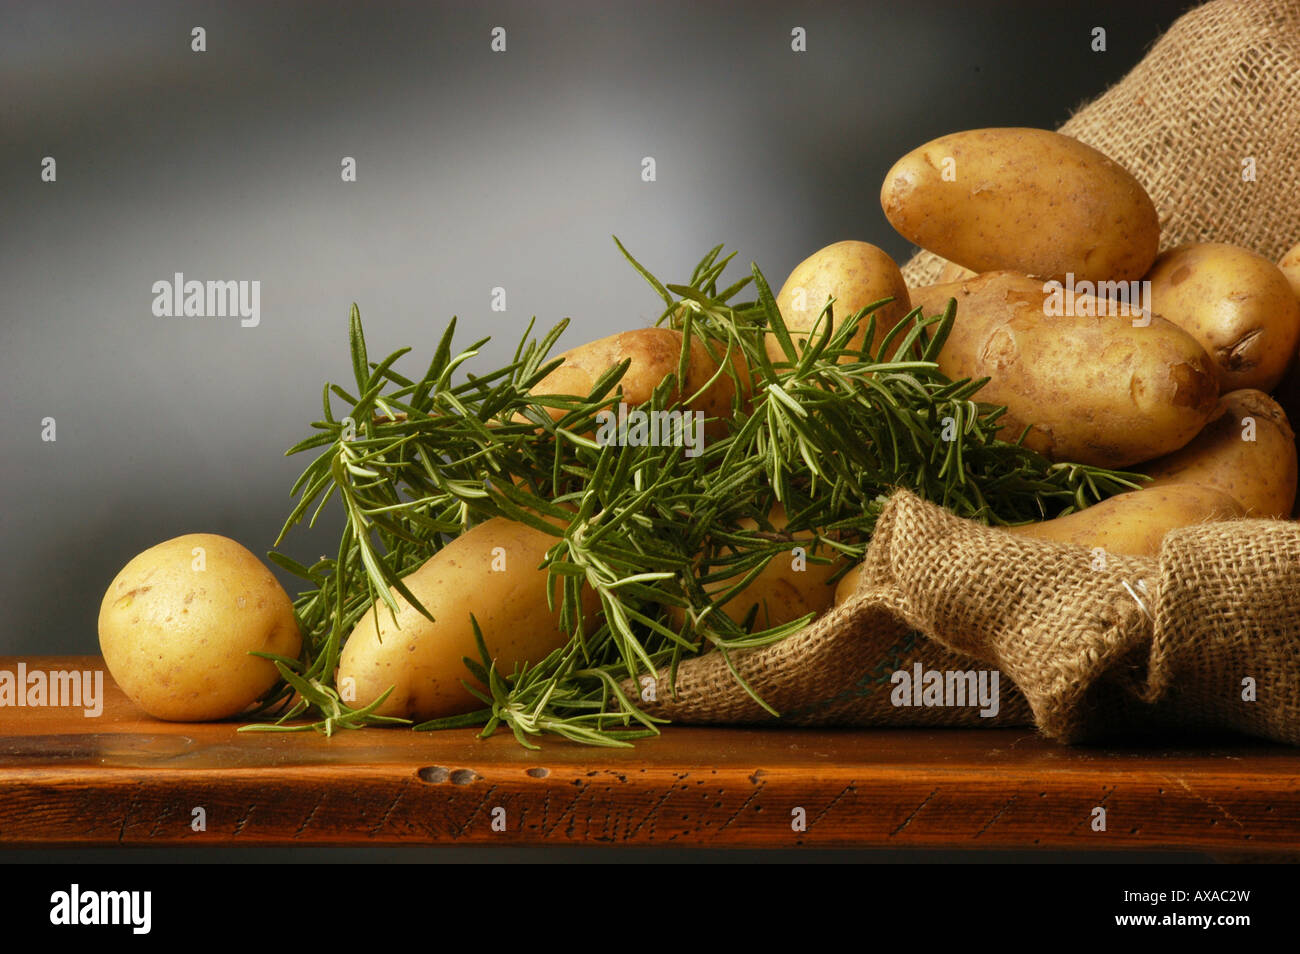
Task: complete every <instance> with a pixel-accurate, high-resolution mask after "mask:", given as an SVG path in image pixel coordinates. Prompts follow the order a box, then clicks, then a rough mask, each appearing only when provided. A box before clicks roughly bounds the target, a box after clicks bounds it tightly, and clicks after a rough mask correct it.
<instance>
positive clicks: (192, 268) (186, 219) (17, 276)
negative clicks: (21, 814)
mask: <svg viewBox="0 0 1300 954" xmlns="http://www.w3.org/2000/svg"><path fill="white" fill-rule="evenodd" d="M1187 5H1188V4H1187V3H1185V2H1181V0H1180V2H1155V0H1144V2H1142V3H1134V2H1132V0H1123V2H1112V0H1106V2H1097V3H1088V4H1082V3H1080V4H1072V5H1067V4H1055V3H1036V2H1014V3H1013V2H990V3H982V4H981V3H962V2H957V0H952V2H935V0H911V2H907V3H816V4H803V3H792V2H784V3H750V4H723V3H705V4H701V3H683V2H677V3H670V2H656V3H627V4H608V3H589V4H588V3H582V4H580V3H558V4H546V5H543V4H537V3H518V4H512V3H486V4H475V5H473V6H471V5H468V4H440V5H385V4H362V3H355V4H342V3H335V4H325V3H310V4H307V3H304V4H277V5H271V4H260V3H259V4H252V3H250V4H207V3H175V2H165V3H162V2H160V3H152V4H132V5H124V4H103V3H89V2H87V3H52V2H46V3H40V4H35V3H33V4H30V5H10V4H6V5H4V6H3V7H0V176H2V181H3V189H0V223H2V227H0V318H2V320H0V388H3V397H4V400H3V409H4V413H3V415H0V428H2V430H0V447H3V459H2V463H0V467H2V468H3V470H2V472H0V528H2V530H0V560H2V561H3V567H4V571H5V572H4V573H3V579H0V602H2V605H4V607H5V608H6V611H7V612H6V621H5V625H4V627H3V628H0V653H4V654H11V653H72V652H93V651H95V650H96V648H97V641H96V633H95V620H96V615H97V613H98V608H99V602H100V599H101V596H102V594H103V592H104V590H105V588H106V587H107V585H108V583H109V581H110V580H111V579H112V577H113V576H114V575H115V574H116V572H117V571H118V569H120V568H121V566H122V565H123V564H124V563H125V562H126V561H127V560H128V559H129V558H130V557H131V556H133V555H134V554H135V553H137V552H138V551H139V550H141V549H144V548H145V547H147V546H150V545H152V544H154V543H157V542H159V541H161V540H163V539H166V538H169V537H172V536H176V535H178V534H181V533H187V532H194V531H209V532H216V533H223V534H227V535H229V536H232V537H234V538H236V539H238V540H240V541H242V542H243V543H244V544H246V545H247V546H249V547H250V548H252V549H253V550H254V551H256V552H259V553H262V552H264V551H265V550H266V549H267V548H268V547H269V546H270V545H271V543H272V541H273V539H274V537H275V535H276V533H277V532H278V529H279V527H280V524H281V522H282V520H283V518H284V517H285V515H286V514H287V512H288V510H289V507H290V500H289V498H288V497H287V496H286V494H287V491H288V488H289V486H290V484H291V482H292V480H293V478H294V476H296V474H297V472H298V470H299V469H300V468H301V466H303V464H305V460H296V459H286V458H284V457H283V456H282V451H283V450H284V449H285V448H286V447H288V446H289V445H290V444H292V443H293V442H295V441H296V440H298V439H299V438H300V437H301V436H304V435H305V434H307V433H308V425H309V423H310V422H311V421H312V420H315V419H316V417H317V416H318V414H319V405H320V390H321V384H322V382H323V381H324V380H326V379H332V380H338V381H346V379H347V378H348V376H349V373H350V372H349V365H348V358H347V350H346V343H347V341H346V317H347V311H348V307H349V305H350V304H351V303H352V302H353V301H355V302H357V303H358V304H359V305H360V307H361V311H362V315H363V317H364V318H365V320H366V326H367V330H368V333H369V337H370V341H371V351H372V356H374V355H376V354H379V353H387V352H388V351H391V350H394V349H396V348H398V347H400V346H403V345H412V346H414V347H415V349H416V353H415V355H413V356H412V357H411V358H410V359H408V360H409V361H410V365H411V367H418V368H419V369H421V370H422V368H423V365H424V363H425V362H427V360H428V357H429V355H430V352H431V350H432V348H433V346H434V344H435V343H436V340H437V337H438V335H439V333H440V331H441V329H442V327H443V324H444V323H445V321H446V320H447V319H448V318H449V317H450V316H451V315H453V314H457V315H459V316H461V319H462V322H463V326H462V327H463V328H464V329H465V335H466V339H468V336H469V335H470V334H474V335H478V334H480V333H491V334H494V335H497V336H498V338H499V340H498V344H499V345H500V347H497V348H496V350H494V351H492V352H491V353H489V354H487V355H485V356H484V358H483V362H484V363H483V365H482V366H483V367H487V366H490V365H491V364H492V363H493V361H494V360H496V358H498V357H500V356H501V354H502V353H503V351H504V348H505V347H506V346H508V345H512V344H513V342H514V341H515V340H516V338H517V336H518V334H519V333H520V332H521V330H522V328H523V326H524V325H525V323H526V322H527V319H528V318H529V316H531V315H534V314H535V315H537V316H538V318H539V321H540V323H541V324H542V325H544V326H549V325H550V324H551V323H553V322H555V321H556V320H558V319H560V318H562V317H564V316H571V317H572V318H573V319H574V326H573V327H572V328H571V329H570V334H569V336H568V338H566V341H567V342H568V343H569V344H574V343H579V342H581V341H583V340H586V339H589V338H593V337H597V336H600V335H604V334H608V333H612V332H613V331H616V330H621V329H625V328H628V327H634V326H638V325H642V324H645V323H646V322H648V321H649V320H650V319H652V318H653V317H654V315H655V314H656V312H657V307H656V299H655V298H654V297H653V295H652V294H651V293H650V291H649V290H648V289H647V288H646V287H645V286H644V284H643V283H642V282H641V279H640V278H639V277H638V276H636V275H635V274H634V273H633V272H632V271H631V270H630V269H629V268H628V267H627V266H626V265H624V264H623V262H622V260H621V258H620V257H619V256H618V254H617V251H616V249H615V248H614V246H613V244H612V242H611V241H610V235H611V234H612V233H617V234H618V235H619V236H620V237H621V238H622V239H623V241H624V242H625V243H626V244H627V245H628V246H629V247H630V248H631V249H632V250H633V252H634V253H636V254H637V255H638V256H639V257H641V258H642V260H643V261H644V262H645V263H646V264H647V265H648V266H650V267H651V268H652V269H653V270H655V271H656V272H657V273H658V274H659V275H660V276H662V277H664V278H667V279H670V280H678V279H684V278H685V277H687V275H688V273H689V268H690V267H691V265H693V263H694V262H695V261H696V260H697V259H698V258H699V256H700V255H701V254H702V253H703V252H704V251H705V250H707V249H708V248H709V247H711V246H712V245H714V244H716V243H718V242H726V243H727V244H728V247H729V248H733V249H738V250H739V252H740V255H739V258H740V260H741V261H742V262H744V263H748V262H749V261H751V260H753V261H756V262H758V263H759V264H760V265H761V266H762V267H763V268H764V270H765V271H766V273H767V274H768V276H769V278H770V279H771V280H772V281H773V282H774V283H779V282H780V281H782V280H783V279H784V277H785V274H786V273H787V272H788V271H789V269H790V268H791V267H793V266H794V265H795V264H796V263H797V262H798V261H800V260H801V259H802V258H804V257H805V256H807V255H809V254H810V253H811V252H813V251H814V250H816V249H817V248H819V247H821V246H823V245H826V244H829V243H830V242H833V241H837V240H840V239H845V238H856V239H862V240H866V241H871V242H875V243H877V244H880V245H882V246H884V247H885V248H886V249H888V250H889V251H890V252H891V253H893V254H894V255H895V256H897V257H899V258H900V259H901V258H902V257H904V256H905V255H906V254H907V253H908V251H909V249H908V248H907V245H906V243H905V242H904V241H903V240H901V239H900V238H899V237H898V236H897V235H895V234H894V233H893V232H892V230H891V229H890V228H889V226H888V224H887V223H886V222H885V219H884V217H883V215H882V214H881V211H880V205H879V199H878V196H879V188H880V183H881V180H882V179H883V176H884V173H885V171H886V170H887V169H888V167H889V166H890V165H891V164H892V163H893V161H894V160H895V159H896V158H898V157H899V156H900V155H902V154H903V153H904V152H906V151H908V150H910V149H912V148H913V147H915V146H917V145H919V144H920V143H922V142H924V141H926V140H928V139H930V138H932V137H934V136H937V135H940V134H943V133H946V132H951V131H954V130H958V129H964V128H972V127H978V126H988V125H1032V126H1042V127H1049V128H1050V127H1054V126H1056V125H1058V124H1059V123H1060V122H1062V121H1063V120H1064V119H1065V118H1066V117H1067V116H1068V115H1069V113H1070V112H1071V110H1072V109H1073V108H1075V107H1076V106H1078V105H1079V104H1080V103H1081V102H1082V101H1084V100H1085V99H1087V98H1089V97H1091V96H1093V95H1096V94H1097V93H1098V92H1100V91H1101V90H1102V89H1104V88H1105V87H1106V86H1107V85H1109V84H1110V83H1112V82H1114V81H1115V80H1117V79H1118V78H1119V77H1120V76H1122V75H1123V74H1124V73H1125V72H1126V71H1127V70H1128V69H1129V68H1130V67H1131V66H1132V65H1133V64H1134V63H1136V62H1137V60H1138V59H1139V58H1140V56H1141V54H1142V52H1143V51H1144V50H1145V49H1146V48H1147V47H1148V46H1149V45H1150V43H1151V42H1152V41H1153V40H1154V39H1155V37H1156V36H1157V35H1158V33H1159V32H1160V31H1161V30H1162V29H1163V28H1164V27H1165V26H1167V25H1168V24H1169V23H1170V22H1171V21H1172V20H1173V19H1174V17H1175V16H1176V15H1177V14H1178V13H1179V12H1181V10H1182V9H1184V8H1185V7H1186V6H1187ZM196 25H202V26H204V27H206V29H207V34H208V36H207V39H208V51H207V52H206V53H203V54H195V53H192V52H190V48H189V44H190V37H189V31H190V29H191V27H193V26H196ZM498 25H499V26H504V27H505V28H506V29H507V36H508V49H507V52H505V53H503V54H494V53H492V52H491V51H490V50H489V31H490V29H491V28H492V27H493V26H498ZM794 26H802V27H805V28H806V30H807V35H808V52H807V53H804V54H795V53H792V52H791V50H790V30H791V28H792V27H794ZM1094 26H1103V27H1105V28H1106V29H1107V34H1108V45H1109V49H1108V51H1107V52H1106V53H1100V54H1099V53H1094V52H1092V51H1091V50H1090V48H1089V43H1090V39H1091V30H1092V28H1093V27H1094ZM46 155H52V156H54V157H55V158H56V159H57V160H58V177H59V178H58V182H57V183H56V184H45V183H42V182H41V181H40V178H39V171H40V161H41V158H42V157H43V156H46ZM347 155H350V156H355V157H356V158H357V161H358V167H359V181H358V182H357V183H354V184H344V183H343V182H341V181H340V177H339V168H340V167H339V163H340V160H341V158H342V157H343V156H347ZM643 156H654V157H655V159H656V161H657V167H658V168H657V172H658V180H657V181H656V182H654V183H651V184H647V183H644V182H642V181H641V178H640V169H641V166H640V161H641V158H642V157H643ZM176 271H183V272H185V273H186V275H187V276H188V277H191V278H198V279H201V280H206V279H246V280H253V279H257V280H260V281H261V282H262V322H261V325H260V327H257V328H253V329H245V328H241V327H239V325H238V322H237V321H235V320H231V319H225V320H223V319H188V320H187V319H162V318H156V317H154V316H153V315H152V314H151V311H150V305H151V301H152V297H153V296H152V292H151V290H150V286H151V285H152V283H153V282H154V281H157V280H160V279H168V278H170V276H171V275H172V274H173V272H176ZM498 285H499V286H504V287H505V288H506V289H507V294H508V305H509V309H508V311H507V312H506V313H505V314H497V313H494V312H492V311H491V310H490V308H489V293H490V289H491V288H492V287H494V286H498ZM46 416H52V417H54V418H56V420H57V427H58V440H57V442H55V443H53V444H50V443H44V442H42V441H41V439H40V431H41V424H40V422H41V419H42V418H43V417H46ZM336 527H337V523H336V521H334V520H332V519H331V520H327V521H326V522H325V525H324V526H323V527H322V528H321V532H320V533H317V534H314V535H306V534H298V535H295V536H293V537H291V538H290V550H291V551H292V552H294V553H295V554H296V555H297V556H299V557H300V558H304V559H310V558H311V557H313V556H315V555H316V554H317V553H319V552H327V551H331V550H332V549H333V540H334V539H336V537H335V536H334V533H335V531H336ZM285 582H286V584H288V585H289V586H290V587H291V588H292V586H293V582H292V580H290V579H287V578H286V579H285ZM383 854H384V857H386V858H391V859H394V860H401V859H404V858H405V859H414V858H416V857H418V858H419V859H421V860H434V859H443V860H447V859H462V860H463V859H464V858H466V857H468V855H467V854H466V852H464V851H461V852H460V853H459V854H457V849H456V848H454V847H442V848H424V849H420V851H419V852H418V853H416V854H410V853H408V854H406V855H402V854H400V853H397V852H385V853H383ZM823 854H825V853H823ZM31 855H32V853H31V852H27V853H22V852H19V853H16V854H14V853H10V860H34V859H33V858H31V857H30V856H31ZM545 855H546V858H547V859H548V860H560V859H565V860H568V859H573V858H579V859H580V858H586V857H592V856H591V855H590V854H587V855H583V854H582V852H581V851H579V850H577V849H575V850H572V851H568V852H567V853H566V852H565V851H556V850H554V849H548V850H547V852H546V853H545ZM706 855H707V853H696V854H695V855H690V857H698V858H704V857H705V856H706ZM38 857H39V854H38ZM54 857H56V858H57V859H59V860H65V861H67V860H74V859H80V860H95V859H96V855H95V853H94V852H81V853H79V854H74V853H59V854H56V855H55V856H54ZM109 857H112V858H116V859H119V860H126V859H127V858H132V859H135V858H149V859H152V860H165V859H169V858H174V857H184V855H178V853H175V852H169V851H165V852H143V853H141V852H136V853H135V854H131V853H127V855H125V856H123V855H117V854H113V855H110V856H109ZM259 857H260V858H261V859H262V860H278V859H277V856H276V855H275V852H274V851H271V850H267V851H263V852H261V853H260V855H259V854H258V853H256V852H254V853H244V852H241V853H239V854H238V859H239V860H255V859H256V858H259ZM304 857H306V856H304ZM493 857H494V858H496V859H497V860H500V859H499V858H497V856H493ZM608 857H623V858H624V859H625V860H631V859H632V858H633V857H636V856H635V854H634V853H633V854H632V855H624V856H608ZM656 857H659V856H656ZM673 857H674V858H677V859H680V858H682V857H687V855H684V854H678V855H674V856H673ZM732 857H734V859H735V860H738V861H739V860H747V859H749V858H751V857H753V856H751V855H748V854H744V855H742V854H736V855H734V856H732ZM801 857H805V858H806V857H807V856H801ZM827 857H829V855H827ZM837 857H840V858H843V859H868V860H871V859H874V860H882V859H884V860H916V859H918V858H919V859H934V858H936V857H944V856H942V855H940V856H935V855H926V854H925V853H910V854H909V853H871V852H861V853H842V854H839V855H837ZM967 857H971V856H967ZM996 857H997V860H1009V859H1020V860H1023V859H1024V858H1025V857H1030V858H1033V857H1039V858H1050V859H1051V860H1060V859H1059V858H1058V857H1057V856H1056V855H1039V856H1034V855H1027V856H1026V855H1015V854H1010V855H1007V854H1003V855H999V856H996ZM1127 857H1131V858H1135V859H1136V858H1145V857H1148V856H1140V855H1134V856H1127ZM213 860H223V858H222V856H220V854H219V853H218V854H217V855H216V856H214V858H213ZM336 860H337V857H336ZM1093 860H1100V858H1094V859H1093ZM1109 860H1114V856H1111V857H1110V859H1109Z"/></svg>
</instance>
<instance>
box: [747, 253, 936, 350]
mask: <svg viewBox="0 0 1300 954" xmlns="http://www.w3.org/2000/svg"><path fill="white" fill-rule="evenodd" d="M829 298H834V299H835V304H834V305H833V306H832V317H833V318H834V321H835V323H836V326H837V327H838V326H839V324H840V323H841V322H843V321H844V319H845V318H848V317H849V316H850V315H852V314H854V313H855V312H857V311H858V310H859V309H862V308H865V307H866V306H867V305H870V304H872V303H873V302H877V301H880V300H881V299H882V298H892V299H894V300H893V302H891V303H890V304H888V305H885V306H883V307H881V308H877V309H876V310H875V311H874V312H872V313H871V314H872V315H874V316H875V319H876V330H875V335H874V336H873V338H872V341H871V345H870V351H871V353H872V354H874V353H875V352H876V351H877V350H878V349H879V347H880V343H881V342H882V341H883V340H884V339H885V335H887V334H889V332H890V331H892V330H893V328H894V326H895V325H897V324H898V323H899V322H900V321H902V320H903V319H904V318H905V317H906V316H907V313H908V312H909V311H911V308H912V306H911V303H910V302H909V300H908V297H907V283H906V282H905V281H903V274H902V272H900V271H899V270H898V265H897V264H895V262H894V260H893V259H892V258H890V257H889V255H888V253H886V252H884V251H882V250H881V249H878V248H876V246H874V245H869V244H868V243H866V242H836V243H835V244H834V245H828V246H826V247H825V248H824V249H821V250H820V251H818V252H814V253H813V254H812V255H810V256H809V257H808V258H806V259H804V260H803V261H802V262H800V263H799V264H798V265H796V266H795V269H794V271H792V272H791V273H790V277H789V278H787V279H786V280H785V284H784V285H782V286H781V291H780V292H779V293H778V294H777V296H776V304H777V307H778V308H780V310H781V317H782V319H784V321H785V325H786V328H787V329H789V331H790V333H791V336H792V337H793V338H794V340H795V344H796V346H799V345H800V342H801V341H806V340H807V332H810V331H812V329H813V326H814V325H815V324H816V322H817V318H818V317H819V316H820V315H821V313H822V309H823V308H825V307H826V301H827V299H829ZM869 320H870V316H867V317H866V318H864V319H863V321H862V323H861V324H860V325H859V326H858V330H857V332H856V333H855V334H854V336H853V337H852V338H851V339H850V340H849V344H850V346H851V347H854V348H860V347H862V343H863V341H865V340H866V334H867V322H868V321H869ZM800 332H803V333H804V335H803V337H802V338H801V337H800V334H799V333H800ZM767 354H768V357H769V358H771V359H772V360H773V361H785V360H787V359H786V356H785V352H784V351H783V350H782V349H781V344H780V342H779V341H777V339H776V336H775V335H771V334H769V335H768V337H767ZM844 360H849V358H848V357H847V356H846V357H845V359H844Z"/></svg>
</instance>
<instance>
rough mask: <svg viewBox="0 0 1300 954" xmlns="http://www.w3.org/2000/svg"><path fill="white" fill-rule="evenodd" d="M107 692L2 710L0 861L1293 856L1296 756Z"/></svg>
mask: <svg viewBox="0 0 1300 954" xmlns="http://www.w3.org/2000/svg"><path fill="white" fill-rule="evenodd" d="M17 662H18V660H16V659H3V658H0V669H8V670H10V671H14V670H15V669H16V666H17ZM24 662H25V663H26V665H27V667H28V669H29V670H30V669H34V668H40V669H45V670H52V669H89V668H102V666H103V663H102V660H100V659H99V658H97V657H40V658H28V659H25V660H24ZM105 691H106V699H105V703H104V711H103V714H102V715H101V716H99V717H98V718H89V717H86V716H84V715H83V713H82V711H81V710H80V709H66V708H0V845H5V846H10V847H17V846H35V845H42V846H43V845H82V846H102V845H117V844H135V845H138V844H186V845H190V844H200V843H203V844H214V843H216V844H231V843H239V844H244V843H247V844H254V843H260V844H304V845H306V844H316V845H322V844H325V845H328V844H352V845H357V844H391V843H398V842H412V843H425V844H434V843H443V844H447V843H457V842H459V843H498V844H504V843H513V844H533V845H536V844H560V843H567V844H600V843H604V844H622V845H691V846H708V847H746V848H778V847H781V848H791V847H795V846H800V845H810V846H822V847H857V848H894V849H900V848H911V849H915V848H949V849H951V848H969V849H1012V848H1015V849H1020V848H1055V849H1105V850H1115V849H1147V850H1155V849H1160V850H1167V849H1191V850H1200V851H1206V852H1211V853H1215V854H1216V855H1220V856H1238V855H1251V854H1257V853H1286V852H1292V853H1294V852H1298V851H1300V751H1298V750H1295V749H1291V748H1286V747H1282V746H1276V745H1267V744H1262V743H1250V742H1240V743H1228V744H1223V743H1220V744H1216V745H1214V746H1206V747H1201V748H1197V747H1192V746H1183V747H1179V748H1161V749H1156V748H1132V749H1105V750H1102V749H1094V748H1066V747H1063V746H1060V745H1057V744H1055V743H1053V742H1048V741H1045V740H1043V739H1040V738H1038V737H1037V736H1035V735H1034V734H1033V733H1032V732H1030V731H1028V730H1024V731H1020V730H1007V729H999V730H979V731H975V730H964V731H963V730H936V731H929V730H897V729H879V730H860V729H854V730H849V729H845V730H807V729H766V728H765V729H747V728H692V727H685V726H681V727H677V726H669V727H667V728H666V730H665V732H664V735H663V736H662V737H660V738H655V739H649V740H646V741H643V742H640V743H638V744H637V745H636V747H635V748H634V749H629V750H607V749H594V748H589V747H584V746H579V745H574V744H569V743H565V742H562V741H547V742H544V743H543V749H542V751H540V752H530V751H527V750H525V749H523V748H521V747H520V746H519V745H517V744H516V743H515V741H514V740H513V738H512V737H511V736H510V734H509V733H508V732H503V733H499V734H498V735H497V736H496V737H494V738H492V739H489V740H486V741H480V740H478V739H477V738H476V737H475V734H474V732H473V731H449V732H435V733H424V732H420V733H417V732H411V731H409V730H402V729H397V730H391V729H365V730H362V731H345V732H343V733H341V734H338V735H335V736H334V737H333V738H325V737H324V736H321V735H318V734H316V733H314V732H306V733H291V734H271V733H256V734H251V733H236V731H235V729H236V727H237V725H238V723H217V724H211V723H209V724H178V723H166V722H159V721H155V720H153V719H151V718H149V717H148V716H146V715H144V713H142V712H141V711H140V710H138V709H137V708H136V707H135V706H134V705H133V704H132V703H131V702H130V701H129V700H127V699H126V697H125V696H124V695H123V694H122V693H121V691H120V690H119V689H117V687H116V685H114V684H112V681H111V679H108V678H107V675H106V679H105ZM1097 808H1102V809H1104V810H1105V820H1106V826H1105V830H1104V831H1097V830H1094V818H1095V817H1097V815H1096V812H1095V809H1097ZM196 809H202V815H203V820H204V822H205V825H204V827H203V830H195V828H196V826H195V823H194V822H195V819H196V818H197V817H198V813H197V812H196ZM800 820H802V821H803V823H804V824H803V826H802V830H799V829H800V825H799V824H798V822H799V821H800ZM494 822H495V825H494ZM502 829H504V830H502Z"/></svg>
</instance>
